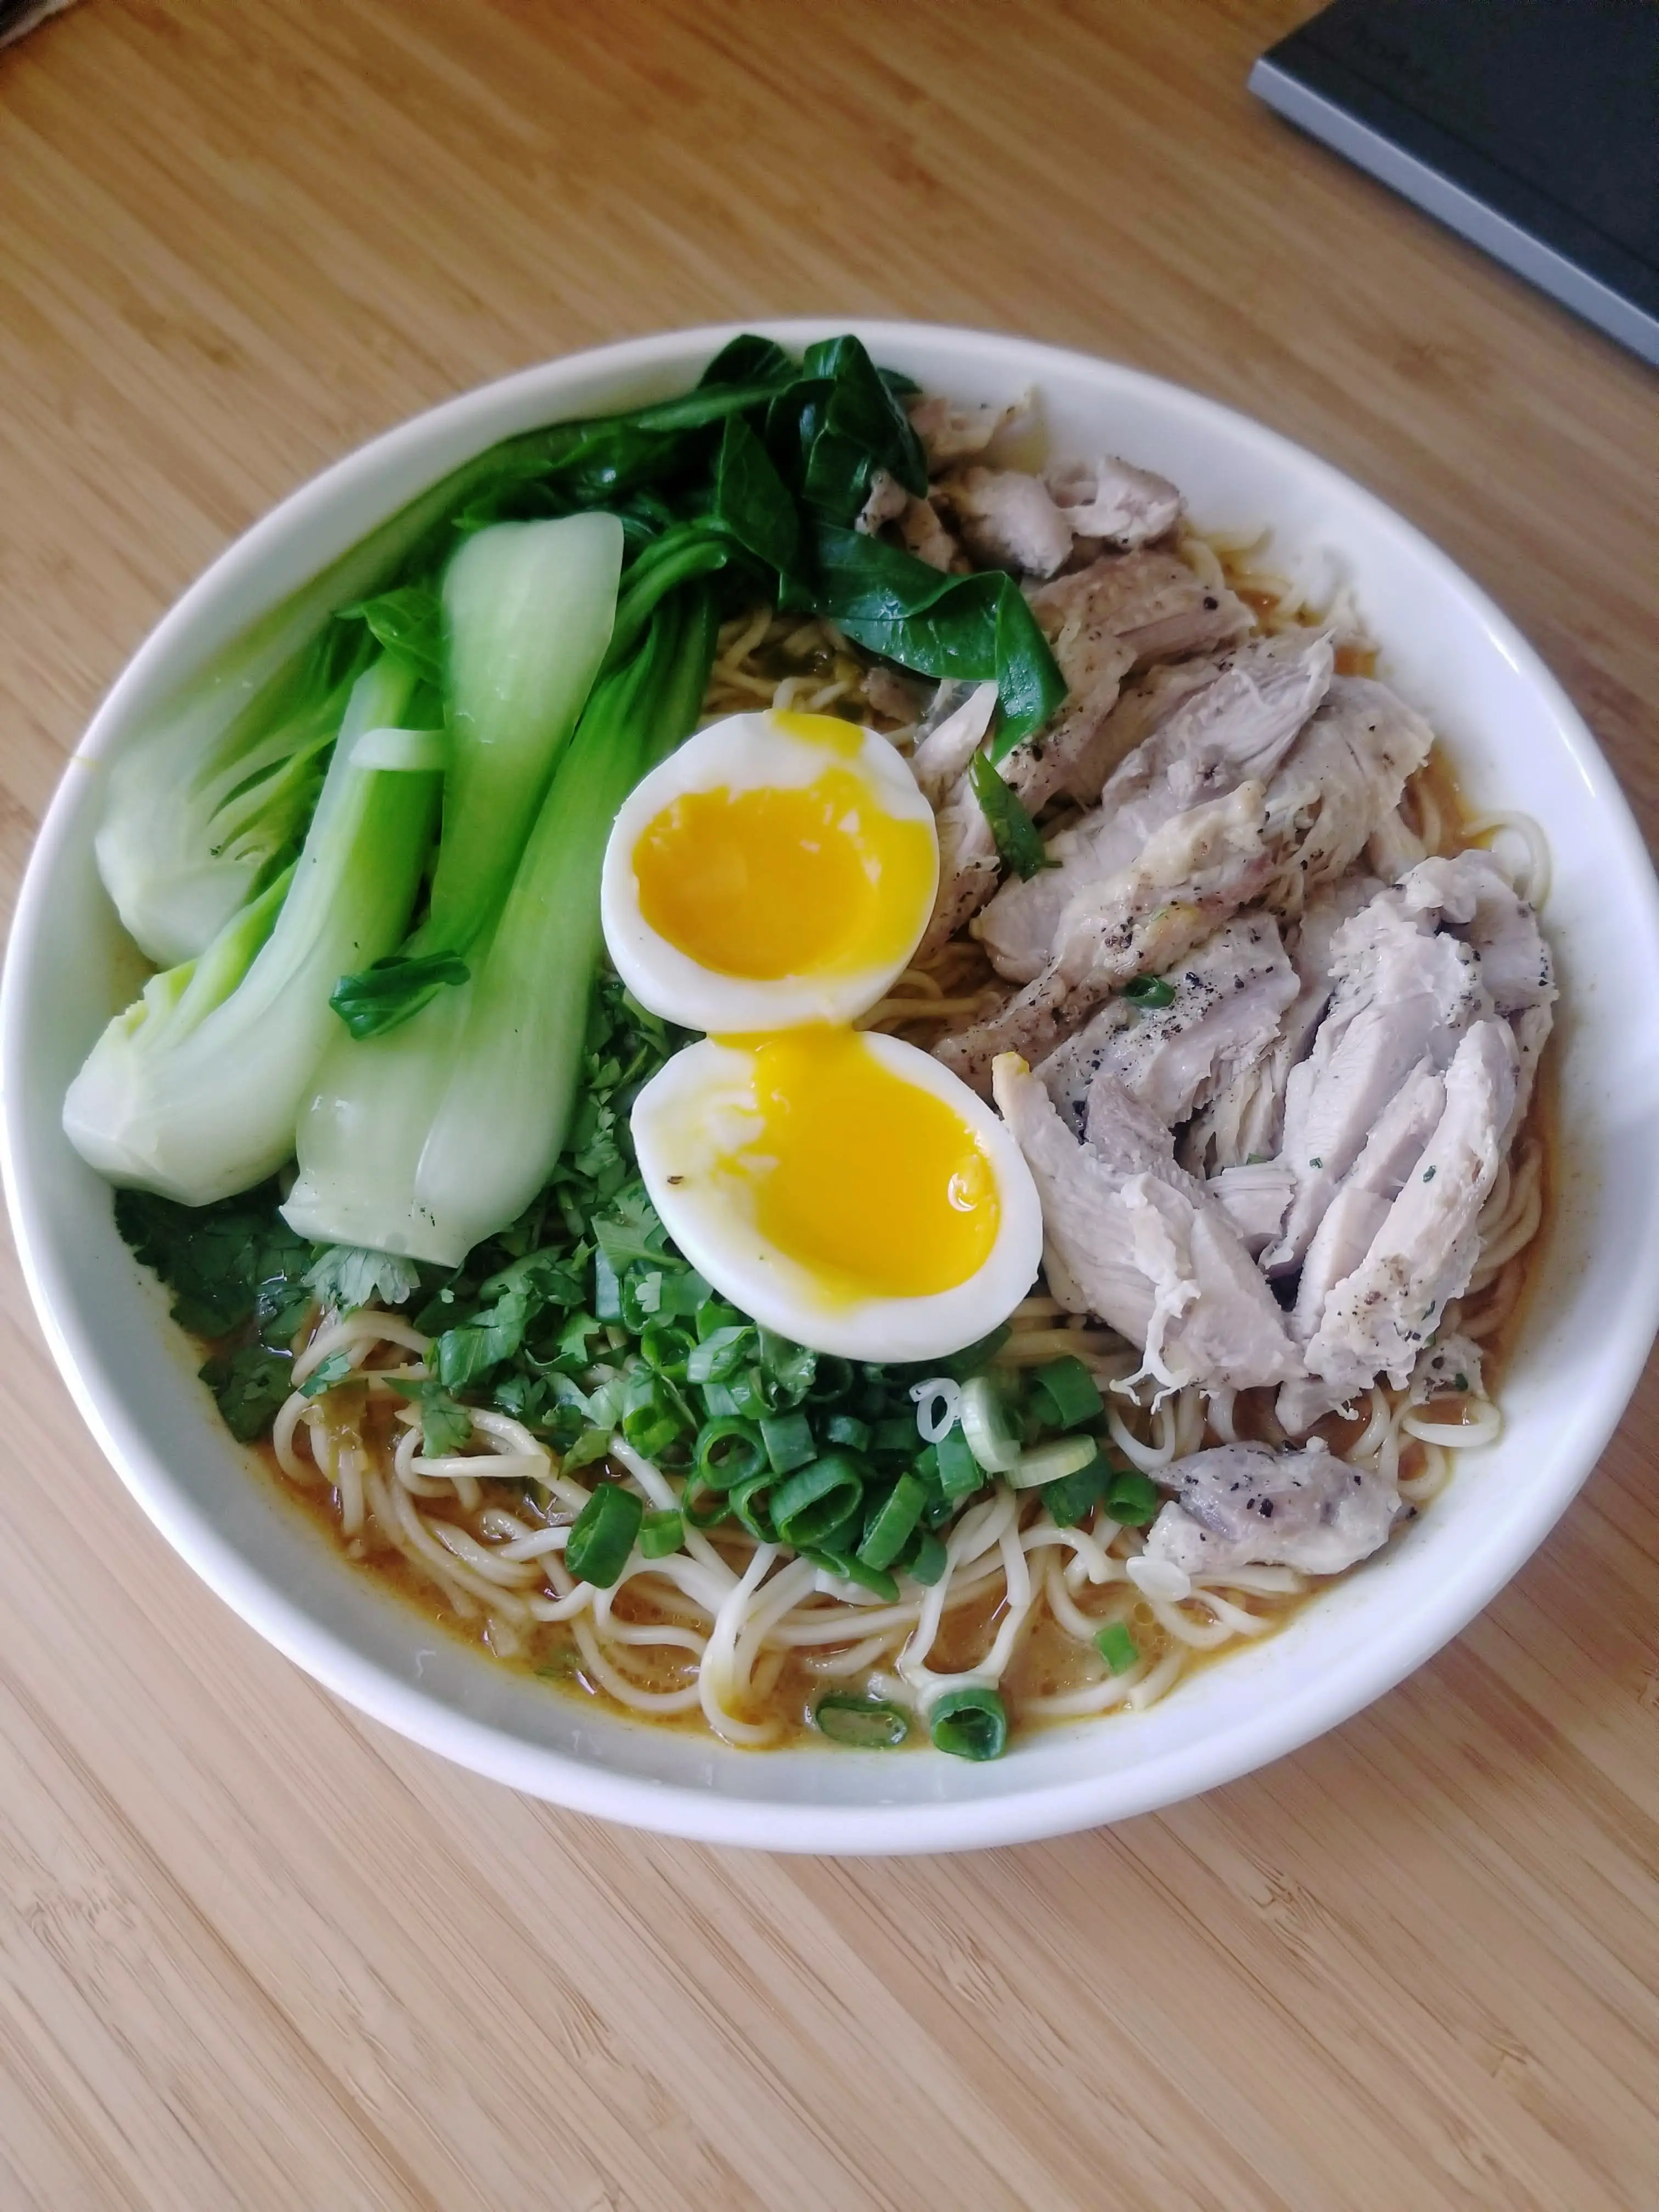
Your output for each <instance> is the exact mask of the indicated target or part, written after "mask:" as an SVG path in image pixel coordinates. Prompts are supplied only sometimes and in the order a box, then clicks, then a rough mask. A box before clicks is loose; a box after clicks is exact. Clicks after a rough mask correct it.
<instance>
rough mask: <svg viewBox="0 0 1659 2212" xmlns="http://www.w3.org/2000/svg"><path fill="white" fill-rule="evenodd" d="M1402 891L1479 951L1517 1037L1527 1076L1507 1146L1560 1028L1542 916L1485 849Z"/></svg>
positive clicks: (1442, 865) (1446, 863)
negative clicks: (1544, 1054) (1555, 1031)
mask: <svg viewBox="0 0 1659 2212" xmlns="http://www.w3.org/2000/svg"><path fill="white" fill-rule="evenodd" d="M1400 888H1401V894H1402V896H1403V897H1404V899H1405V902H1406V906H1407V911H1408V912H1411V913H1413V914H1423V915H1435V916H1437V917H1438V918H1439V919H1440V921H1442V923H1443V926H1444V927H1447V928H1449V929H1450V930H1452V931H1453V932H1455V934H1456V935H1458V936H1459V937H1461V938H1462V939H1464V940H1465V942H1466V943H1468V944H1469V945H1473V946H1474V950H1475V952H1476V954H1477V956H1478V957H1479V959H1480V980H1481V981H1482V982H1483V983H1484V984H1485V985H1486V989H1487V990H1488V992H1490V994H1492V1005H1493V1006H1495V1007H1496V1008H1497V1010H1498V1012H1499V1013H1500V1014H1502V1015H1503V1016H1504V1019H1505V1020H1506V1021H1507V1022H1508V1023H1509V1024H1510V1028H1511V1029H1512V1030H1514V1031H1515V1042H1516V1047H1517V1048H1518V1050H1519V1053H1520V1077H1519V1080H1518V1082H1517V1083H1516V1096H1515V1118H1514V1121H1513V1122H1512V1124H1511V1127H1510V1130H1506V1131H1505V1132H1504V1142H1505V1144H1507V1143H1508V1140H1509V1137H1510V1133H1512V1131H1513V1129H1515V1128H1517V1127H1519V1126H1520V1124H1521V1122H1522V1120H1523V1119H1524V1117H1525V1115H1526V1111H1527V1107H1528V1103H1529V1102H1530V1100H1531V1097H1532V1087H1533V1081H1534V1077H1535V1076H1536V1074H1537V1072H1538V1060H1539V1055H1540V1054H1541V1053H1542V1051H1543V1049H1544V1047H1545V1045H1546V1043H1547V1042H1548V1040H1549V1034H1550V1030H1551V1029H1552V1028H1553V1025H1554V1021H1555V1011H1554V1009H1555V1000H1556V996H1557V994H1556V987H1555V963H1554V960H1553V957H1552V955H1551V952H1550V948H1549V945H1548V943H1547V940H1546V939H1545V937H1544V933H1543V932H1542V931H1541V929H1540V928H1539V927H1538V917H1537V915H1535V914H1534V912H1533V909H1532V908H1531V907H1530V906H1528V903H1527V902H1526V901H1525V900H1524V899H1523V898H1522V897H1521V896H1519V895H1518V893H1517V892H1516V889H1515V886H1514V885H1513V884H1511V883H1510V879H1509V878H1508V877H1507V876H1506V875H1505V874H1504V872H1503V870H1502V869H1501V868H1500V867H1499V866H1498V863H1497V861H1496V860H1494V859H1493V858H1492V854H1490V853H1483V852H1480V851H1478V850H1475V851H1471V852H1467V853H1460V854H1457V856H1456V858H1455V860H1438V859H1437V860H1425V861H1423V862H1422V864H1421V865H1420V866H1418V867H1415V868H1413V870H1412V872H1411V873H1410V874H1409V875H1408V876H1407V878H1405V880H1404V882H1403V883H1402V884H1401V886H1400Z"/></svg>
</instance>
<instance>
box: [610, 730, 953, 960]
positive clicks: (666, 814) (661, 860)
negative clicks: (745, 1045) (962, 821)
mask: <svg viewBox="0 0 1659 2212" xmlns="http://www.w3.org/2000/svg"><path fill="white" fill-rule="evenodd" d="M773 719H774V720H775V722H776V723H778V724H779V725H780V726H781V728H782V729H783V731H784V732H785V733H786V734H789V735H794V736H808V737H810V738H813V739H814V740H815V741H817V742H820V743H822V744H823V746H824V750H825V752H826V755H827V757H826V762H825V765H824V767H823V769H822V770H821V772H820V773H819V774H818V775H817V776H815V777H814V778H813V780H812V781H811V782H810V783H807V784H799V785H794V786H789V785H766V786H761V787H755V788H751V789H747V790H740V791H732V790H726V789H720V790H714V791H688V792H683V793H681V794H680V795H679V797H678V798H677V799H674V800H673V801H672V803H671V805H668V806H666V807H665V808H664V809H663V811H661V812H660V813H659V814H658V815H656V816H655V817H653V819H652V820H651V821H650V822H649V823H647V825H646V828H645V829H644V831H643V832H642V834H641V836H640V838H639V841H638V842H637V843H636V844H635V848H634V873H635V881H636V882H637V884H638V885H639V898H640V911H641V914H642V915H643V916H644V918H645V920H646V921H647V923H648V924H649V925H650V927H652V928H653V929H654V930H655V931H656V933H657V934H658V935H659V937H663V938H666V939H667V940H668V942H669V943H670V944H671V945H674V946H676V947H677V948H678V950H679V951H682V952H684V954H685V955H686V956H687V957H688V958H690V959H692V960H695V961H696V963H697V964H698V966H699V967H702V968H706V969H711V970H712V971H713V972H714V974H716V975H738V976H745V977H749V978H751V979H752V980H754V981H757V982H774V981H777V980H778V979H779V978H780V977H782V976H786V975H851V974H856V973H857V971H858V970H859V969H863V968H866V967H869V968H873V967H878V966H880V965H881V964H882V963H884V962H890V961H892V960H896V959H902V958H903V957H904V955H905V953H906V952H907V951H908V949H909V947H910V945H912V944H913V943H914V942H915V938H916V936H917V933H919V931H920V930H921V926H922V923H923V922H924V921H925V920H926V919H927V907H928V904H929V902H931V899H932V897H933V878H934V859H933V839H932V836H931V835H930V833H929V830H928V828H927V824H926V823H923V822H921V821H899V820H896V819H895V818H894V817H893V816H892V815H890V814H889V813H888V812H887V811H885V809H884V807H883V805H882V803H881V797H880V794H879V793H878V792H877V791H875V790H872V787H871V786H870V785H869V784H868V783H867V782H866V781H865V779H864V778H863V777H862V776H861V775H860V774H859V773H858V772H857V769H856V767H852V766H848V765H846V764H845V756H846V754H847V751H848V746H847V744H845V742H844V741H842V739H841V738H839V736H838V737H837V740H836V743H835V744H834V745H833V748H832V747H831V744H830V743H829V740H828V739H821V738H818V735H817V729H816V728H815V727H812V726H816V725H818V724H826V725H828V726H829V728H830V729H831V730H832V731H834V732H837V733H840V732H846V735H847V736H848V737H849V738H851V739H852V744H853V747H854V748H856V746H857V744H859V742H860V733H859V732H857V731H851V730H848V726H847V725H845V724H844V723H836V722H834V721H833V720H832V718H830V717H829V716H827V715H816V714H814V715H806V714H802V715H790V714H779V715H776V716H775V717H774V718H773ZM837 754H840V755H841V756H842V758H840V759H837V758H836V755H837Z"/></svg>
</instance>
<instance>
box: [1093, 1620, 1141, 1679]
mask: <svg viewBox="0 0 1659 2212" xmlns="http://www.w3.org/2000/svg"><path fill="white" fill-rule="evenodd" d="M1095 1649H1096V1650H1097V1651H1098V1652H1099V1654H1100V1656H1101V1657H1102V1658H1103V1660H1104V1661H1105V1662H1106V1664H1107V1665H1108V1666H1109V1668H1111V1670H1112V1672H1113V1674H1127V1673H1128V1671H1129V1669H1130V1668H1131V1667H1133V1666H1134V1665H1135V1664H1136V1663H1137V1662H1139V1657H1140V1647H1139V1644H1136V1642H1135V1640H1134V1638H1133V1636H1131V1635H1130V1633H1129V1631H1128V1629H1127V1626H1125V1625H1124V1623H1123V1622H1122V1621H1121V1620H1109V1621H1108V1622H1107V1624H1106V1626H1105V1627H1104V1628H1103V1629H1102V1630H1101V1632H1100V1633H1099V1634H1098V1635H1097V1637H1096V1638H1095Z"/></svg>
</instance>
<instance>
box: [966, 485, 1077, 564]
mask: <svg viewBox="0 0 1659 2212" xmlns="http://www.w3.org/2000/svg"><path fill="white" fill-rule="evenodd" d="M934 496H935V498H936V499H938V500H939V501H941V502H942V503H943V504H944V506H945V510H946V512H947V513H949V514H950V516H951V520H953V521H954V522H955V524H956V526H957V530H958V531H959V532H961V535H962V541H963V544H964V545H966V547H967V548H968V550H969V552H970V553H971V554H972V555H973V556H974V558H975V561H976V562H978V563H979V564H980V566H981V568H1011V569H1012V570H1013V572H1014V574H1016V575H1020V576H1052V575H1053V574H1054V572H1055V570H1056V569H1057V568H1060V567H1061V566H1062V565H1063V564H1064V562H1066V559H1067V558H1068V557H1069V556H1070V554H1071V550H1072V535H1073V533H1072V526H1071V524H1070V523H1069V522H1068V521H1067V520H1066V517H1065V516H1064V515H1063V514H1062V513H1060V509H1059V508H1058V507H1056V506H1055V505H1054V501H1053V500H1052V499H1050V497H1049V496H1048V486H1047V485H1046V484H1045V483H1043V481H1042V477H1034V476H1030V475H1028V474H1027V472H1026V471H1024V469H983V468H972V469H964V470H963V472H962V473H961V474H960V475H959V476H951V477H944V478H942V479H941V480H940V482H939V484H938V485H937V486H936V487H935V491H934Z"/></svg>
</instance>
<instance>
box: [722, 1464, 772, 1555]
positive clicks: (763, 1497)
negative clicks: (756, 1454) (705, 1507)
mask: <svg viewBox="0 0 1659 2212" xmlns="http://www.w3.org/2000/svg"><path fill="white" fill-rule="evenodd" d="M776 1480H777V1477H776V1476H775V1474H773V1472H772V1470H771V1468H769V1467H768V1468H762V1470H761V1472H760V1473H759V1474H751V1475H750V1476H748V1477H747V1479H746V1480H744V1481H742V1482H734V1483H733V1484H732V1487H731V1489H730V1490H728V1491H727V1492H726V1504H728V1505H729V1506H730V1507H731V1509H732V1512H733V1513H735V1514H736V1515H737V1516H738V1520H739V1522H741V1523H742V1524H743V1526H744V1528H746V1529H747V1530H748V1531H749V1533H750V1535H751V1536H752V1537H754V1539H755V1540H756V1541H757V1543H761V1544H775V1543H776V1541H777V1539H778V1531H777V1528H776V1525H775V1521H774V1518H773V1515H772V1510H771V1504H770V1498H769V1493H770V1492H771V1489H772V1486H773V1485H774V1483H775V1481H776Z"/></svg>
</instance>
